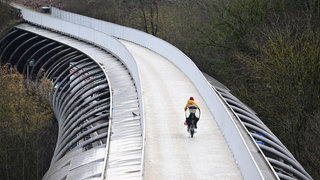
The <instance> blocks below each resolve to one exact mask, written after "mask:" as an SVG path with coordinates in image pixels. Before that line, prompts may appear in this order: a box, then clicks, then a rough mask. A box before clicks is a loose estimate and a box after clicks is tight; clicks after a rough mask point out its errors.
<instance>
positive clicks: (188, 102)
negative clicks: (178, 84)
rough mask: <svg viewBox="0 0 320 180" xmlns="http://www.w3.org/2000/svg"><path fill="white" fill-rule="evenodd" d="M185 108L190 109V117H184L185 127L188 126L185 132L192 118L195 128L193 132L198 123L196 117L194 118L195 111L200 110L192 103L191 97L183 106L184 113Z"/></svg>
mask: <svg viewBox="0 0 320 180" xmlns="http://www.w3.org/2000/svg"><path fill="white" fill-rule="evenodd" d="M187 108H189V109H190V112H191V113H190V115H189V117H186V122H187V125H188V129H187V131H188V132H189V128H190V122H191V120H192V119H193V118H194V119H195V125H194V127H195V131H197V128H198V127H197V122H198V121H199V118H197V117H196V116H195V114H194V113H195V111H196V110H197V109H199V110H200V108H199V106H198V104H197V103H196V102H195V101H194V98H193V97H192V96H191V97H190V98H189V100H188V101H187V104H186V105H185V107H184V111H186V110H187Z"/></svg>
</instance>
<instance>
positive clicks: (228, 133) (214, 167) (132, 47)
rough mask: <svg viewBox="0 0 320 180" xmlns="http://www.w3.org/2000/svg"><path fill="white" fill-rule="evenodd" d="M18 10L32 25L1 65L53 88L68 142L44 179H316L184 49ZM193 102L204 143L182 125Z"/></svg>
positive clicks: (13, 33) (12, 39) (1, 47)
mask: <svg viewBox="0 0 320 180" xmlns="http://www.w3.org/2000/svg"><path fill="white" fill-rule="evenodd" d="M18 8H20V9H21V12H22V17H23V18H24V20H25V23H24V24H20V25H18V26H16V27H14V28H13V29H11V30H10V31H9V32H8V33H7V35H6V36H5V37H3V38H2V39H1V41H0V62H1V64H7V65H10V66H15V67H17V69H18V70H19V71H20V72H22V73H24V74H26V75H27V77H28V79H30V80H33V81H36V82H37V81H39V80H40V79H41V78H43V77H46V78H48V79H49V80H51V81H52V83H53V91H52V94H51V100H52V107H53V110H54V113H55V116H56V117H57V119H58V122H59V135H58V140H57V145H56V149H55V153H54V156H53V159H52V162H51V166H50V169H49V170H48V172H47V173H46V175H45V176H44V177H43V179H168V178H169V179H226V178H227V179H312V178H311V176H310V175H309V174H308V173H307V172H306V171H305V170H304V169H303V167H302V166H301V165H300V164H299V162H297V160H295V158H294V157H293V156H292V154H291V153H290V152H289V151H288V150H287V149H286V147H285V146H284V145H283V144H282V143H281V142H280V141H279V140H278V139H277V137H275V136H274V135H273V133H272V132H271V131H270V130H269V129H268V128H267V127H266V126H265V125H264V124H263V122H262V121H261V120H260V119H259V118H258V117H257V116H256V115H255V113H254V112H253V111H252V110H251V109H250V108H248V107H246V106H245V105H244V104H243V103H241V102H240V101H239V100H238V99H237V98H235V97H234V96H232V94H230V93H229V91H228V89H227V88H225V87H224V86H223V85H221V84H220V83H218V82H216V81H215V80H214V79H213V78H211V77H209V76H207V75H205V74H203V73H201V72H200V71H199V69H198V68H197V67H196V66H195V64H194V63H193V62H192V61H191V60H190V59H189V58H188V57H187V56H186V55H184V54H183V53H182V52H181V51H179V50H178V49H176V48H175V47H174V46H172V45H170V44H168V43H167V42H165V41H162V40H161V39H158V38H156V37H153V36H151V35H149V34H146V33H143V32H141V31H137V30H134V29H131V28H127V27H123V26H119V25H116V24H112V23H107V22H103V21H100V20H96V19H92V18H88V17H85V16H81V15H77V14H72V13H69V12H65V11H61V10H59V9H56V8H52V9H51V10H52V13H51V14H50V15H49V14H42V13H37V12H34V11H31V10H28V9H24V8H22V7H18ZM190 95H192V96H194V97H196V101H197V102H198V103H199V104H200V106H201V109H202V112H203V114H202V118H201V121H200V122H199V133H198V134H196V137H195V138H194V139H191V138H190V137H189V136H188V134H187V133H186V132H185V128H182V127H181V126H182V123H183V118H184V114H183V110H182V108H183V107H184V104H185V101H186V99H187V98H188V97H189V96H190ZM168 107H169V108H168Z"/></svg>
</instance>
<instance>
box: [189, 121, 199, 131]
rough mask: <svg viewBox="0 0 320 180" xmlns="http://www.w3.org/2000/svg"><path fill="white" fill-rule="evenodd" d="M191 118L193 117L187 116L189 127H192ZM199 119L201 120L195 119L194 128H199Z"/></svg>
mask: <svg viewBox="0 0 320 180" xmlns="http://www.w3.org/2000/svg"><path fill="white" fill-rule="evenodd" d="M191 120H192V119H190V118H187V124H188V129H189V128H190V124H191ZM198 121H199V119H194V128H198V126H197V123H198Z"/></svg>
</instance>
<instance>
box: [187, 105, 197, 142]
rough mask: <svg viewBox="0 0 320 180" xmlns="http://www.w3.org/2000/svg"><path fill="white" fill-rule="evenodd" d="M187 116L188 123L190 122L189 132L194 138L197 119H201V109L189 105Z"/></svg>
mask: <svg viewBox="0 0 320 180" xmlns="http://www.w3.org/2000/svg"><path fill="white" fill-rule="evenodd" d="M185 116H186V122H187V124H188V122H189V133H190V135H191V138H193V136H194V133H195V123H196V120H199V119H200V109H199V108H198V107H196V106H189V107H188V108H187V110H186V112H185Z"/></svg>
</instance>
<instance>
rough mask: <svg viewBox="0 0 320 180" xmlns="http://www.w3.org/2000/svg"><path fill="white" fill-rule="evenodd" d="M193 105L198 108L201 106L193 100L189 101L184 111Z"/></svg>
mask: <svg viewBox="0 0 320 180" xmlns="http://www.w3.org/2000/svg"><path fill="white" fill-rule="evenodd" d="M192 105H193V106H197V107H198V108H199V106H198V104H197V103H196V102H194V101H193V100H188V102H187V104H186V105H185V106H184V110H187V108H188V107H189V106H192Z"/></svg>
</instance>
